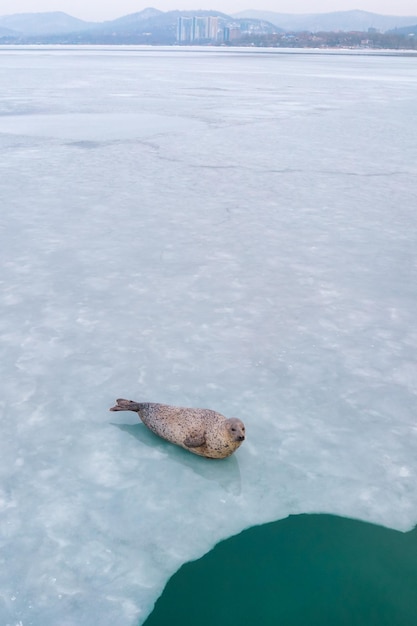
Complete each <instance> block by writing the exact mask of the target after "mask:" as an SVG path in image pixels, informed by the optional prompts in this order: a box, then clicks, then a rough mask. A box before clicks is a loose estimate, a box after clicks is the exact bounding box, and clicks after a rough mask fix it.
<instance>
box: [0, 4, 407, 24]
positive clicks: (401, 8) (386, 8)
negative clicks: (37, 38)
mask: <svg viewBox="0 0 417 626" xmlns="http://www.w3.org/2000/svg"><path fill="white" fill-rule="evenodd" d="M201 4H202V2H201V0H179V2H178V4H176V3H175V4H174V3H173V1H172V0H140V1H137V0H119V2H118V3H117V5H115V3H113V2H110V1H108V0H107V1H106V0H104V1H103V0H89V2H87V3H86V2H85V0H1V3H0V16H1V15H10V14H14V13H42V12H49V11H63V12H64V13H68V14H69V15H72V16H74V17H77V18H80V19H83V20H90V21H97V22H100V21H105V20H112V19H116V18H118V17H122V16H124V15H127V14H129V13H136V12H139V11H142V10H143V9H146V8H149V7H152V8H155V9H159V10H161V11H172V10H180V11H190V10H195V11H197V10H200V9H207V10H210V11H213V12H215V11H220V12H223V13H227V14H233V13H237V12H239V11H244V10H249V9H257V10H262V11H274V12H276V13H292V14H294V13H295V14H297V13H300V14H302V13H331V12H335V11H349V10H362V11H369V12H371V13H378V14H382V15H399V16H413V15H417V6H416V2H415V0H397V1H395V0H382V1H381V0H360V1H358V0H337V2H335V1H334V0H316V2H314V3H311V2H310V1H309V0H282V1H281V2H280V3H279V6H277V3H276V2H275V0H262V3H261V4H260V5H259V6H258V5H257V3H253V2H252V1H251V0H219V1H218V2H214V1H213V0H210V2H208V3H207V6H201Z"/></svg>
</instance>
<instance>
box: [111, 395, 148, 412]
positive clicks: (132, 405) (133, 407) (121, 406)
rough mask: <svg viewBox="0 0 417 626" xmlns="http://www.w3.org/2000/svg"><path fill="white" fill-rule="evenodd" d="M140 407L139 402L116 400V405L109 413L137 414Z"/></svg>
mask: <svg viewBox="0 0 417 626" xmlns="http://www.w3.org/2000/svg"><path fill="white" fill-rule="evenodd" d="M141 406H142V405H141V404H139V402H133V400H123V399H122V398H119V399H118V400H116V405H115V406H112V408H111V409H109V411H134V412H135V413H137V412H138V411H139V409H140V407H141Z"/></svg>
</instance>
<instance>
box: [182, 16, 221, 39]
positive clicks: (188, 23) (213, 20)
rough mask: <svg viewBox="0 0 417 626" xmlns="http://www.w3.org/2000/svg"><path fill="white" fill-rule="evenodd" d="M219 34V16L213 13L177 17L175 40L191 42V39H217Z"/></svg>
mask: <svg viewBox="0 0 417 626" xmlns="http://www.w3.org/2000/svg"><path fill="white" fill-rule="evenodd" d="M218 35H219V18H218V17H217V16H214V15H209V16H205V17H197V16H193V17H179V18H178V21H177V41H178V42H179V43H191V42H193V41H217V39H218Z"/></svg>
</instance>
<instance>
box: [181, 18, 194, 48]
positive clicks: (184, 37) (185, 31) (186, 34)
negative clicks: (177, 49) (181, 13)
mask: <svg viewBox="0 0 417 626" xmlns="http://www.w3.org/2000/svg"><path fill="white" fill-rule="evenodd" d="M192 40H193V18H192V17H179V18H178V22H177V41H183V42H190V41H192Z"/></svg>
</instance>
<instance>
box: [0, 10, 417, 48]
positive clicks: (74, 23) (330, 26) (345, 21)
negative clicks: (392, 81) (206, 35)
mask: <svg viewBox="0 0 417 626" xmlns="http://www.w3.org/2000/svg"><path fill="white" fill-rule="evenodd" d="M209 15H210V16H213V15H216V16H218V18H219V26H220V27H224V26H226V27H229V28H237V29H241V31H242V32H250V33H256V34H263V35H264V34H271V33H283V32H301V31H308V32H313V33H314V32H319V31H346V32H349V31H362V32H366V31H367V30H368V29H370V28H371V29H376V30H380V31H388V30H390V29H400V28H401V29H407V34H409V33H413V32H415V33H416V34H417V16H414V17H412V16H410V17H401V16H388V15H379V14H376V13H368V12H366V11H337V12H332V13H311V14H304V15H295V14H294V15H293V14H287V13H275V12H271V11H258V10H248V11H242V12H240V13H236V14H233V15H226V14H225V13H221V12H219V11H214V10H213V11H201V10H198V11H197V10H196V11H178V10H175V11H166V12H163V11H160V10H158V9H154V8H148V9H144V10H143V11H139V12H137V13H132V14H129V15H125V16H123V17H120V18H118V19H115V20H111V21H106V22H87V21H84V20H80V19H77V18H75V17H72V16H71V15H68V14H66V13H63V12H59V11H58V12H50V13H16V14H13V15H5V16H0V43H3V44H9V43H15V44H16V43H17V44H22V43H64V44H65V43H71V44H72V43H84V44H90V43H92V44H100V43H102V44H107V43H114V44H116V43H126V44H128V43H136V44H142V43H149V44H173V43H175V41H176V37H177V21H178V18H179V17H180V16H182V17H191V16H197V17H204V16H209Z"/></svg>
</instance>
